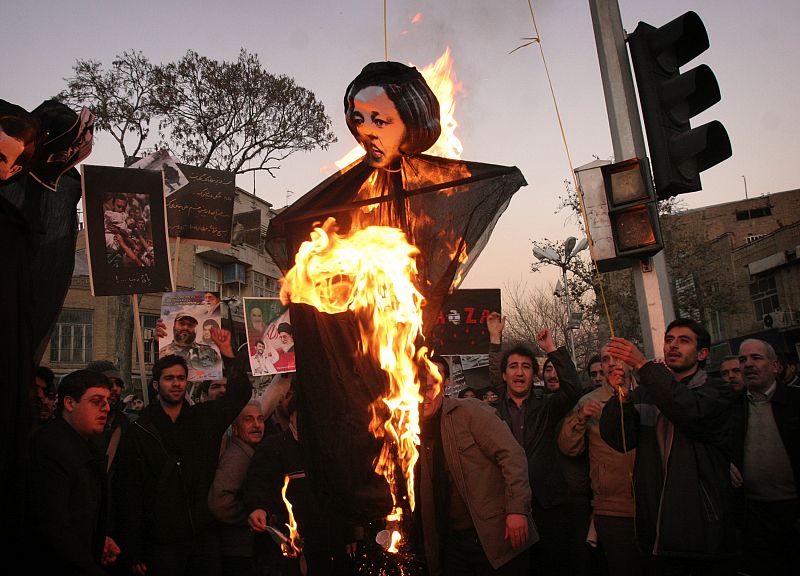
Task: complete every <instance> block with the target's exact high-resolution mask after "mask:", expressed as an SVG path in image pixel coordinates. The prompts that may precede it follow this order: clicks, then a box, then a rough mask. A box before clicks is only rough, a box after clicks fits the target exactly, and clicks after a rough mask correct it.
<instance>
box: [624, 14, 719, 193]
mask: <svg viewBox="0 0 800 576" xmlns="http://www.w3.org/2000/svg"><path fill="white" fill-rule="evenodd" d="M628 44H629V45H630V50H631V60H632V61H633V69H634V73H635V74H636V85H637V87H638V89H639V101H640V104H641V107H642V116H643V118H644V126H645V130H646V131H647V141H648V147H649V149H650V160H651V162H652V165H653V173H654V178H655V185H656V192H657V194H658V197H659V198H661V199H665V198H670V197H672V196H675V195H677V194H683V193H686V192H696V191H698V190H701V189H702V185H701V183H700V172H702V171H703V170H707V169H708V168H711V167H712V166H714V165H716V164H719V163H720V162H722V161H723V160H726V159H727V158H730V156H731V142H730V139H729V138H728V133H727V131H726V130H725V127H724V126H723V125H722V124H721V123H720V122H718V121H716V120H715V121H712V122H709V123H708V124H703V125H702V126H698V127H697V128H692V127H691V124H690V122H689V120H690V118H692V117H693V116H695V115H697V114H699V113H700V112H702V111H704V110H706V109H708V108H710V107H711V106H713V105H714V104H716V103H717V102H719V101H720V92H719V85H718V84H717V79H716V77H715V76H714V73H713V72H712V71H711V68H709V67H708V66H706V65H705V64H702V65H700V66H698V67H697V68H693V69H691V70H688V71H687V72H684V73H683V74H681V73H680V71H679V68H680V67H681V66H683V65H684V64H686V63H688V62H690V61H691V60H693V59H694V58H696V57H697V56H698V55H700V54H702V53H703V52H705V51H706V50H707V49H708V47H709V42H708V34H707V33H706V28H705V26H704V25H703V21H702V20H701V19H700V17H699V16H698V15H697V14H696V13H694V12H687V13H686V14H684V15H683V16H679V17H678V18H676V19H675V20H673V21H672V22H669V23H668V24H665V25H664V26H662V27H661V28H656V27H654V26H651V25H650V24H647V23H645V22H639V24H638V26H637V27H636V30H634V32H633V33H632V34H630V35H629V36H628Z"/></svg>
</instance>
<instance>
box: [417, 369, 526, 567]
mask: <svg viewBox="0 0 800 576" xmlns="http://www.w3.org/2000/svg"><path fill="white" fill-rule="evenodd" d="M435 363H436V365H437V368H438V369H439V372H440V374H441V375H442V376H443V377H444V378H445V379H446V378H447V376H448V375H449V374H448V372H447V366H446V363H445V362H444V361H441V360H439V361H438V362H436V361H435ZM422 379H423V386H422V390H421V392H422V395H423V403H422V405H421V407H420V414H421V419H422V446H421V451H420V452H421V453H420V473H419V490H418V498H417V505H418V506H419V512H420V515H421V519H422V531H423V539H424V549H425V559H426V561H427V564H428V570H429V573H430V574H431V576H437V575H440V574H512V575H517V574H519V575H522V574H527V571H528V554H527V549H528V548H529V547H530V546H531V545H532V544H533V543H534V542H536V540H538V535H537V533H536V528H535V526H534V525H533V519H532V517H531V489H530V485H529V483H528V465H527V464H528V463H527V460H526V458H525V452H524V450H523V449H522V447H521V446H520V445H519V444H518V443H517V442H516V441H515V440H514V436H513V434H512V433H511V431H510V430H509V428H508V426H506V424H505V423H504V422H503V421H502V420H500V419H499V418H498V417H497V414H496V413H495V411H494V410H493V409H492V408H490V407H489V406H487V405H486V404H485V403H483V402H481V401H480V400H476V399H474V398H465V399H455V398H445V397H444V387H445V382H442V381H441V379H440V378H436V377H434V376H433V375H431V374H427V375H426V374H423V375H422Z"/></svg>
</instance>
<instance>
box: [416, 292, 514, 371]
mask: <svg viewBox="0 0 800 576" xmlns="http://www.w3.org/2000/svg"><path fill="white" fill-rule="evenodd" d="M499 310H500V290H499V289H497V288H491V289H464V290H456V291H455V292H453V294H451V295H450V296H448V297H447V299H446V300H445V302H444V305H443V306H442V310H441V312H439V316H438V317H437V319H436V323H435V324H434V326H433V329H432V330H431V332H430V336H429V337H428V341H427V344H428V347H429V348H430V349H431V350H433V352H434V353H435V354H439V355H440V356H449V355H456V354H486V353H488V351H489V331H488V330H487V329H486V319H487V318H488V317H489V314H491V313H492V312H494V311H499Z"/></svg>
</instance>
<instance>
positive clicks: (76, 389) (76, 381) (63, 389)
mask: <svg viewBox="0 0 800 576" xmlns="http://www.w3.org/2000/svg"><path fill="white" fill-rule="evenodd" d="M89 388H107V389H108V390H111V382H109V381H108V378H106V377H105V376H104V375H103V374H101V373H100V372H92V371H91V370H86V369H84V370H76V371H75V372H71V373H69V374H67V375H66V376H64V377H63V378H62V379H61V383H60V384H59V385H58V402H57V403H56V415H57V416H61V413H62V412H63V411H64V398H66V397H67V396H69V397H70V398H74V399H75V400H77V401H78V402H80V399H81V398H82V397H83V395H84V393H85V392H86V391H87V390H88V389H89Z"/></svg>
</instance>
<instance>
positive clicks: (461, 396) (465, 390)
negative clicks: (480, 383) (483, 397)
mask: <svg viewBox="0 0 800 576" xmlns="http://www.w3.org/2000/svg"><path fill="white" fill-rule="evenodd" d="M467 392H472V393H473V394H474V395H475V398H478V391H477V390H475V388H470V387H469V386H468V387H466V388H462V389H461V391H459V393H458V397H459V398H463V397H464V396H465V395H466V394H467Z"/></svg>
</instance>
